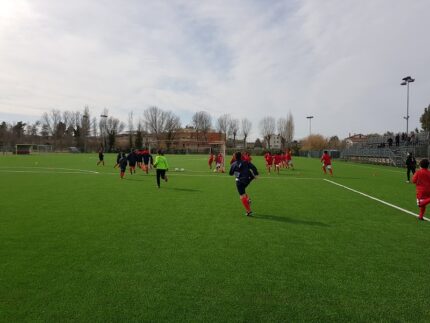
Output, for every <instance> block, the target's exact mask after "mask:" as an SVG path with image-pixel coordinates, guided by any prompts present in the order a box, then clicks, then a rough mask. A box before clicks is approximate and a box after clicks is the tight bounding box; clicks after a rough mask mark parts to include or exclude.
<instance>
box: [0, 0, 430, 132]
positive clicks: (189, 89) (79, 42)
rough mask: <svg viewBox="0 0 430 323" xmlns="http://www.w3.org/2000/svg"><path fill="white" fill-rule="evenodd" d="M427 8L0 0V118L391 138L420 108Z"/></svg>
mask: <svg viewBox="0 0 430 323" xmlns="http://www.w3.org/2000/svg"><path fill="white" fill-rule="evenodd" d="M429 13H430V1H429V0H410V1H402V0H362V1H356V0H354V1H353V0H302V1H293V0H284V1H266V0H260V1H250V0H243V1H235V0H225V1H216V0H212V1H209V0H208V1H205V0H196V1H194V0H166V1H163V0H159V1H144V0H94V1H88V0H73V1H70V0H50V1H49V0H28V1H25V0H0V121H3V120H5V121H8V122H12V121H20V120H23V121H34V120H37V119H38V118H40V116H41V115H42V113H43V112H44V111H49V110H51V109H53V108H55V109H60V110H82V109H83V107H84V106H85V105H88V106H89V107H90V110H91V112H92V113H93V115H97V116H98V115H99V114H100V113H101V111H102V109H103V108H108V109H109V114H110V115H112V116H115V117H118V118H120V119H122V120H123V121H126V120H127V114H128V112H129V111H134V115H135V116H140V115H142V112H143V110H144V109H145V108H147V107H148V106H152V105H155V106H158V107H159V108H162V109H165V110H171V111H173V112H175V113H176V114H178V115H179V116H180V117H181V120H182V123H183V124H184V125H185V124H188V123H190V120H191V116H192V114H193V113H194V112H195V111H200V110H205V111H207V112H209V113H210V114H211V115H212V116H213V117H214V119H215V118H217V117H218V116H219V115H221V114H224V113H229V114H231V115H232V116H233V117H235V118H239V119H240V118H244V117H247V118H249V119H250V120H251V121H252V122H253V137H254V138H255V137H258V136H259V135H260V134H259V127H258V123H259V120H261V119H262V118H263V117H265V116H273V117H275V118H279V117H286V116H287V114H288V112H289V111H291V113H292V115H293V117H294V121H295V125H296V131H295V137H296V139H300V138H302V137H304V136H307V135H308V133H309V122H308V120H307V119H306V116H309V115H312V116H314V119H313V120H312V133H320V134H323V135H324V136H332V135H338V136H339V137H341V138H344V137H347V136H348V134H349V133H370V132H380V133H382V132H385V131H387V130H389V131H405V130H406V121H405V120H404V119H403V117H404V116H405V115H406V87H404V86H403V87H402V86H400V82H401V79H402V78H403V77H405V76H407V75H411V76H412V77H414V78H415V79H416V81H415V83H412V84H411V86H410V91H411V93H410V120H409V129H414V128H415V127H419V117H420V115H421V114H422V112H423V110H424V108H425V107H427V106H428V105H429V104H430V41H429V39H430V36H429V32H430V19H429Z"/></svg>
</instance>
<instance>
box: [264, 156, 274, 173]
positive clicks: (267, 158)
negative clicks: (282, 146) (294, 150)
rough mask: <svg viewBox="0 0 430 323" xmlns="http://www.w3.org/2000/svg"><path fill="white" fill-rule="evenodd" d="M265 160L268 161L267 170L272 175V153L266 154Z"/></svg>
mask: <svg viewBox="0 0 430 323" xmlns="http://www.w3.org/2000/svg"><path fill="white" fill-rule="evenodd" d="M264 159H265V160H266V169H267V171H268V172H269V174H270V171H271V169H272V164H273V156H272V154H271V153H270V151H268V152H267V153H265V154H264Z"/></svg>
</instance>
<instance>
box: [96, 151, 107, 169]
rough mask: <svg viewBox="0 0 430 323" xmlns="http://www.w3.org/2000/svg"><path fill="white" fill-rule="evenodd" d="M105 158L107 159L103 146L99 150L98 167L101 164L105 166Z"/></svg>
mask: <svg viewBox="0 0 430 323" xmlns="http://www.w3.org/2000/svg"><path fill="white" fill-rule="evenodd" d="M104 158H105V155H104V149H103V146H101V147H100V149H99V161H98V162H97V166H98V165H100V164H103V166H104V165H105V160H104Z"/></svg>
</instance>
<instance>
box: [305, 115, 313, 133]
mask: <svg viewBox="0 0 430 323" xmlns="http://www.w3.org/2000/svg"><path fill="white" fill-rule="evenodd" d="M313 118H314V116H307V117H306V119H309V136H310V135H311V134H312V119H313Z"/></svg>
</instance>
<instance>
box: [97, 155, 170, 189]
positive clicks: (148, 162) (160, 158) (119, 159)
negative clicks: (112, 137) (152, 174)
mask: <svg viewBox="0 0 430 323" xmlns="http://www.w3.org/2000/svg"><path fill="white" fill-rule="evenodd" d="M103 151H104V150H103V147H101V148H100V150H99V161H98V162H97V165H100V164H102V165H103V166H104V165H105V162H104V153H103ZM127 166H128V167H129V170H130V174H131V175H133V174H135V173H136V167H137V168H140V169H141V170H142V171H144V172H145V173H146V174H148V173H149V170H150V169H151V168H156V178H157V186H158V188H160V179H163V180H164V181H166V182H167V181H168V178H167V174H166V172H167V171H168V169H169V165H168V163H167V159H166V157H165V156H164V153H163V151H162V150H158V154H157V156H156V157H155V161H154V160H153V158H152V155H151V153H150V151H149V150H148V149H139V150H138V149H132V150H131V151H130V152H129V153H128V154H126V153H125V152H119V153H118V155H117V156H116V164H115V166H114V168H117V167H119V169H120V178H121V179H124V177H125V172H126V169H127Z"/></svg>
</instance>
